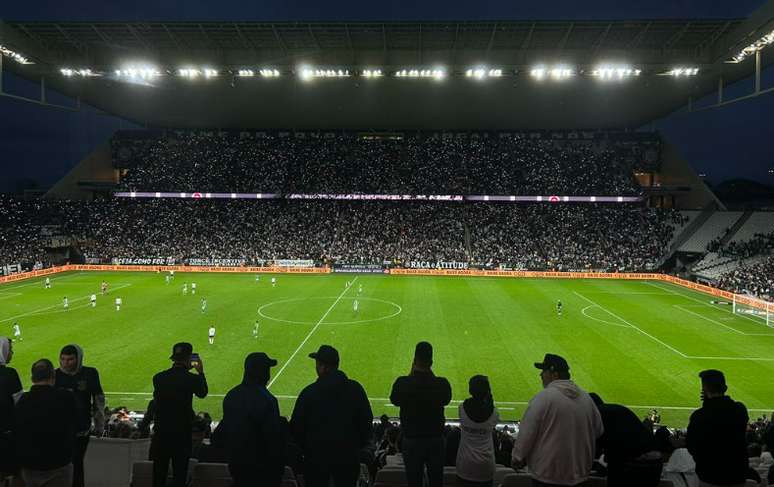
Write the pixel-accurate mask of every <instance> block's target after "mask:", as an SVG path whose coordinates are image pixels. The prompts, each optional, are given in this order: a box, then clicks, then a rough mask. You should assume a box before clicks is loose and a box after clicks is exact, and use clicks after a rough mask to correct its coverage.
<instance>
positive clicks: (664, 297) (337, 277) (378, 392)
mask: <svg viewBox="0 0 774 487" xmlns="http://www.w3.org/2000/svg"><path fill="white" fill-rule="evenodd" d="M271 277H272V276H271V275H261V277H260V281H256V276H255V275H253V274H213V273H200V274H182V273H178V274H177V275H176V276H175V278H174V280H173V281H172V282H171V283H170V284H166V283H165V277H164V274H158V273H155V272H136V273H129V272H116V273H108V272H83V273H66V274H57V275H54V276H53V277H52V279H51V282H52V288H51V289H44V286H43V282H42V280H41V279H35V280H29V281H20V282H17V283H13V284H7V285H2V286H0V334H2V335H7V336H11V335H12V328H11V327H12V324H13V323H14V322H15V321H17V322H18V323H19V325H20V326H21V331H22V340H21V341H18V342H15V343H14V350H15V352H16V353H15V355H14V358H13V362H12V364H11V365H13V366H15V367H16V369H17V370H18V371H19V374H20V376H21V377H22V382H23V383H24V386H25V389H27V388H28V387H29V385H30V383H29V368H30V365H31V364H32V362H33V361H35V360H36V359H39V358H43V357H47V358H49V359H52V360H53V361H54V362H55V363H57V358H58V353H59V350H60V349H61V347H62V346H63V345H65V344H68V343H78V344H80V345H81V346H82V347H83V348H84V350H85V363H86V365H91V366H94V367H97V368H98V369H99V371H100V375H101V379H102V385H103V388H104V389H105V391H106V393H107V395H108V404H109V406H111V407H116V406H119V405H125V406H128V407H130V408H133V409H138V410H143V409H145V406H146V405H147V402H148V400H149V399H150V396H151V392H152V385H151V377H152V376H153V374H154V373H156V372H158V371H160V370H163V369H165V368H167V367H168V366H169V364H170V362H169V355H170V351H171V348H172V345H173V344H174V343H175V342H178V341H189V342H191V343H193V345H194V349H195V351H197V352H199V353H200V354H201V356H202V359H203V362H204V365H205V372H206V374H207V378H208V382H209V385H210V395H209V396H208V397H207V398H206V399H203V400H196V401H195V403H194V408H195V409H196V410H199V411H202V410H203V411H209V412H211V413H212V414H213V416H214V417H216V418H217V417H219V416H220V412H221V402H222V398H223V395H224V394H225V393H226V392H227V391H228V390H229V389H230V388H231V387H233V386H234V385H235V384H237V383H238V382H239V381H240V380H241V376H242V364H243V360H244V358H245V356H246V355H247V354H248V353H249V352H252V351H265V352H267V353H268V354H269V355H270V356H272V357H274V358H276V359H277V360H278V361H279V365H278V366H277V367H275V368H274V369H273V370H272V379H271V386H270V388H271V391H272V392H273V393H274V394H275V395H277V397H278V398H279V399H280V404H281V408H282V412H283V414H287V415H289V414H290V412H291V410H292V407H293V401H294V400H295V396H296V395H298V393H299V392H300V390H301V389H302V388H303V387H304V386H305V385H306V384H308V383H310V382H312V381H313V380H314V379H315V371H314V363H313V361H312V360H311V359H309V358H308V354H309V353H310V352H312V351H314V350H316V349H317V347H318V346H319V345H321V344H324V343H325V344H330V345H333V346H335V347H336V348H337V349H338V350H339V352H340V354H341V369H342V370H344V371H345V372H346V373H347V374H348V375H349V376H350V377H352V378H354V379H356V380H358V381H360V382H361V383H362V384H363V385H364V387H365V389H366V391H367V393H368V395H369V397H370V398H371V401H372V406H373V410H374V414H375V415H380V414H382V413H387V414H389V415H397V413H398V411H397V409H396V408H395V407H393V406H391V405H390V404H389V393H390V387H391V385H392V382H393V380H394V379H395V378H396V377H397V376H399V375H404V374H406V373H407V372H408V371H409V368H410V365H411V358H412V355H413V351H414V345H415V344H416V343H417V342H418V341H421V340H427V341H430V342H431V343H432V344H433V346H434V348H435V357H434V361H435V364H434V368H435V372H436V374H439V375H443V376H446V377H448V378H449V380H450V382H451V384H452V389H453V397H454V399H455V402H454V403H452V405H451V406H450V407H449V409H447V417H448V418H456V417H457V416H458V414H457V409H456V408H457V406H458V404H459V401H460V400H463V399H465V398H466V397H467V395H468V394H467V383H468V379H469V378H470V377H471V376H473V375H475V374H485V375H487V376H489V378H490V382H491V384H492V389H493V393H494V397H495V400H496V402H497V403H498V407H499V409H500V412H501V416H502V417H503V419H509V420H510V419H518V418H519V417H520V416H521V415H522V414H523V411H524V408H525V406H526V403H527V401H528V400H529V399H530V398H531V397H532V396H533V395H534V394H535V393H536V392H537V391H538V390H539V389H540V387H541V384H540V379H539V377H538V370H537V369H535V368H534V367H533V363H534V362H536V361H540V360H541V359H542V357H543V355H544V354H545V353H546V352H550V353H557V354H560V355H563V356H564V357H565V358H567V360H568V361H569V363H570V367H571V373H572V377H573V379H574V380H575V381H576V382H577V383H578V384H579V385H580V386H581V387H583V388H584V389H586V390H587V391H594V392H597V393H599V394H600V395H601V396H602V397H603V398H604V399H605V400H606V401H608V402H616V403H620V404H626V405H628V406H630V407H631V408H633V409H634V410H635V411H636V412H637V413H638V414H640V415H644V414H645V413H646V412H647V410H649V409H650V408H653V407H656V408H658V409H659V410H660V411H661V413H662V418H663V421H664V422H665V423H667V424H670V425H674V426H683V425H685V424H686V423H687V419H688V416H689V415H690V413H691V411H692V410H693V409H695V408H696V407H698V406H699V404H700V400H699V389H700V388H699V379H698V376H697V374H698V373H699V371H700V370H703V369H707V368H718V369H721V370H723V371H724V372H725V373H726V376H727V380H728V383H729V394H730V395H731V396H732V397H733V398H735V399H737V400H740V401H743V402H744V403H745V404H746V405H747V407H748V408H750V410H751V412H750V415H751V416H753V417H755V416H759V415H761V414H763V413H767V414H768V413H770V412H771V411H772V408H774V381H772V380H770V378H771V377H774V353H772V352H774V329H770V328H768V327H766V326H765V324H764V323H762V322H761V321H759V320H757V319H755V318H750V317H742V316H738V315H733V314H732V313H731V309H730V307H729V306H717V305H712V304H710V297H709V296H706V295H703V294H700V293H696V292H693V291H689V290H686V289H684V288H680V287H676V286H673V285H670V284H667V283H663V282H655V281H612V280H592V279H589V280H570V279H556V280H554V279H510V278H483V277H482V278H459V277H413V276H412V277H409V276H405V277H404V276H382V275H377V276H374V275H360V276H356V275H344V274H329V275H284V274H283V275H277V276H275V277H276V278H277V285H276V287H273V286H272V285H271V282H270V279H271ZM103 280H105V281H107V282H108V283H109V284H110V291H109V293H108V294H107V295H105V296H102V295H100V292H99V287H100V282H101V281H103ZM347 281H354V283H353V284H352V285H351V286H350V287H349V288H347V287H346V284H347ZM184 282H188V284H189V292H188V294H187V295H183V292H182V287H183V283H184ZM192 282H196V284H197V292H196V295H192V294H191V292H190V284H191V283H192ZM361 286H362V292H360V290H359V288H360V287H361ZM92 293H96V294H97V306H96V307H95V308H92V307H91V306H90V305H89V302H88V301H89V298H88V296H89V295H90V294H92ZM64 296H67V297H68V298H69V300H70V309H69V310H66V311H65V310H64V309H63V306H62V298H63V297H64ZM117 296H120V297H121V298H122V299H123V306H122V308H121V310H120V311H116V310H115V306H114V305H113V302H114V298H115V297H117ZM201 298H206V300H207V308H206V310H205V311H204V312H202V310H201ZM355 300H357V301H358V302H359V310H358V311H357V312H356V311H355V310H354V309H353V308H354V301H355ZM557 300H561V301H562V303H563V305H564V311H563V313H562V315H561V316H559V315H558V314H557V311H556V301H557ZM256 319H258V320H259V322H260V327H259V335H258V337H257V338H254V337H253V327H254V323H255V321H256ZM211 324H214V325H215V327H216V329H217V335H216V338H215V343H214V344H213V345H209V344H208V340H207V330H208V328H209V327H210V325H211Z"/></svg>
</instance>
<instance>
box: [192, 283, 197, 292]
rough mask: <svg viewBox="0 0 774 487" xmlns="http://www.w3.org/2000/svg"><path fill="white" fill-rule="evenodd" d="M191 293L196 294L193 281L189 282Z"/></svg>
mask: <svg viewBox="0 0 774 487" xmlns="http://www.w3.org/2000/svg"><path fill="white" fill-rule="evenodd" d="M191 294H196V283H195V282H192V283H191Z"/></svg>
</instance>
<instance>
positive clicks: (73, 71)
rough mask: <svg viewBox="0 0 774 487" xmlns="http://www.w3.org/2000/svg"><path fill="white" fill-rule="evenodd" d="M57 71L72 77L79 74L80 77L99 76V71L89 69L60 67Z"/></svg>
mask: <svg viewBox="0 0 774 487" xmlns="http://www.w3.org/2000/svg"><path fill="white" fill-rule="evenodd" d="M59 72H60V73H61V74H62V76H64V77H66V78H72V77H75V76H80V77H81V78H91V77H93V76H100V74H99V73H95V72H94V71H92V70H91V69H73V68H62V69H60V70H59Z"/></svg>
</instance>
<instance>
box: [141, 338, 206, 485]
mask: <svg viewBox="0 0 774 487" xmlns="http://www.w3.org/2000/svg"><path fill="white" fill-rule="evenodd" d="M170 359H171V360H172V367H170V368H169V369H167V370H164V371H162V372H159V373H158V374H156V375H155V376H153V402H154V406H155V426H154V428H153V438H152V440H151V459H152V460H153V487H164V485H165V484H166V479H167V470H168V469H169V461H170V460H172V484H173V485H174V486H175V487H184V486H185V484H186V474H187V471H188V459H189V458H190V456H191V428H192V426H193V417H194V412H193V396H194V395H196V397H198V398H205V397H207V392H208V388H207V379H206V378H205V376H204V365H203V364H202V360H201V358H200V357H199V356H198V354H194V353H193V346H192V345H191V344H190V343H186V342H181V343H176V344H175V346H174V347H173V348H172V356H171V357H170ZM192 368H193V369H195V370H196V372H197V373H196V374H193V373H191V372H190V369H192Z"/></svg>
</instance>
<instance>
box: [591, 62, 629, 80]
mask: <svg viewBox="0 0 774 487" xmlns="http://www.w3.org/2000/svg"><path fill="white" fill-rule="evenodd" d="M640 74H642V70H641V69H636V68H633V67H631V66H613V65H600V66H597V67H596V68H594V70H593V71H591V75H592V76H594V77H596V78H599V79H601V80H604V81H609V80H624V79H628V78H634V77H638V76H639V75H640Z"/></svg>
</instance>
